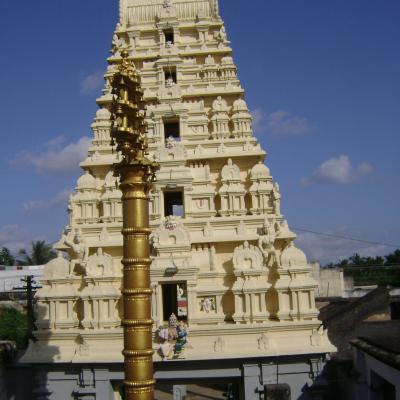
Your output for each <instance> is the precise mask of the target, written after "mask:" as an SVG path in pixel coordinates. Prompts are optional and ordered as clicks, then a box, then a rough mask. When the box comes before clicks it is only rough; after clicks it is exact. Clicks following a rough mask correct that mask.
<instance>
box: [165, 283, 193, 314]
mask: <svg viewBox="0 0 400 400" xmlns="http://www.w3.org/2000/svg"><path fill="white" fill-rule="evenodd" d="M162 302H163V320H164V321H168V320H169V317H170V316H171V314H175V316H176V317H177V318H178V320H179V321H187V315H188V301H187V287H186V283H184V282H181V283H167V284H163V285H162Z"/></svg>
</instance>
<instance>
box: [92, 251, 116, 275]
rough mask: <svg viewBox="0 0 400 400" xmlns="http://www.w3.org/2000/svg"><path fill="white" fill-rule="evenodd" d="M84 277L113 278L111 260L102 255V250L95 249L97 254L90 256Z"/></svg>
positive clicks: (107, 256) (106, 255)
mask: <svg viewBox="0 0 400 400" xmlns="http://www.w3.org/2000/svg"><path fill="white" fill-rule="evenodd" d="M86 275H87V276H90V277H95V276H114V264H113V258H112V257H111V256H110V255H109V254H106V253H103V249H102V248H98V249H97V253H96V254H94V255H92V256H90V257H89V258H88V260H87V263H86Z"/></svg>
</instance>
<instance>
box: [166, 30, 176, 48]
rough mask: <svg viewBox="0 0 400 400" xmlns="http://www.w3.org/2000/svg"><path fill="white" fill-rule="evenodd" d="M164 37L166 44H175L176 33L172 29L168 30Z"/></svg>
mask: <svg viewBox="0 0 400 400" xmlns="http://www.w3.org/2000/svg"><path fill="white" fill-rule="evenodd" d="M164 36H165V43H168V42H169V43H171V44H174V31H173V30H172V29H168V30H166V31H164Z"/></svg>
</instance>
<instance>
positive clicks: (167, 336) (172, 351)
mask: <svg viewBox="0 0 400 400" xmlns="http://www.w3.org/2000/svg"><path fill="white" fill-rule="evenodd" d="M157 335H158V338H159V339H160V341H161V344H160V346H159V348H158V354H159V355H160V357H161V359H162V360H171V359H173V358H179V357H181V356H182V353H183V351H184V349H185V346H186V344H187V336H188V329H187V326H186V324H185V323H184V322H183V321H178V319H177V317H176V315H175V314H174V313H172V314H171V316H170V317H169V321H168V327H166V326H160V327H159V328H158V331H157Z"/></svg>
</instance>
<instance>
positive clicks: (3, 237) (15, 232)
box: [0, 225, 26, 252]
mask: <svg viewBox="0 0 400 400" xmlns="http://www.w3.org/2000/svg"><path fill="white" fill-rule="evenodd" d="M1 247H7V248H8V249H9V250H10V251H11V252H15V251H17V250H19V249H22V248H25V247H26V239H25V232H24V230H23V229H22V228H21V227H20V226H19V225H5V226H2V227H0V248H1Z"/></svg>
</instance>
